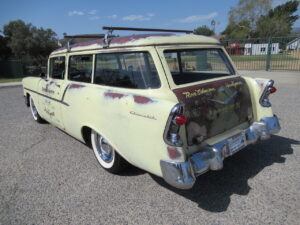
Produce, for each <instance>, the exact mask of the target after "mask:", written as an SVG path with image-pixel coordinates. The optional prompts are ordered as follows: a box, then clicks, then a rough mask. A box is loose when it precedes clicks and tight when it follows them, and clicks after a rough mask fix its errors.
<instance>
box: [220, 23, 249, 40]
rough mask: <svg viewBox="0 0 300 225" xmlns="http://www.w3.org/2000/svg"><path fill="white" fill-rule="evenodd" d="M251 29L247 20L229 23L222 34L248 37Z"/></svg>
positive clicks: (229, 36)
mask: <svg viewBox="0 0 300 225" xmlns="http://www.w3.org/2000/svg"><path fill="white" fill-rule="evenodd" d="M252 33H253V31H252V29H251V27H250V22H249V21H246V20H244V21H241V22H239V23H238V24H235V23H229V24H228V25H227V27H226V29H225V30H224V31H223V32H222V34H225V35H226V38H238V39H243V38H249V37H251V36H252Z"/></svg>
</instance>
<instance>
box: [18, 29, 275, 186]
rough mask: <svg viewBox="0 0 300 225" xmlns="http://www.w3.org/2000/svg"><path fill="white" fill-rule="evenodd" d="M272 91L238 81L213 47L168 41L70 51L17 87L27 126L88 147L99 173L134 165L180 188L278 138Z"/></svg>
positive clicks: (187, 38)
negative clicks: (49, 128) (41, 125)
mask: <svg viewBox="0 0 300 225" xmlns="http://www.w3.org/2000/svg"><path fill="white" fill-rule="evenodd" d="M114 29H115V30H117V29H118V28H113V27H110V28H109V31H110V33H111V31H112V30H114ZM119 29H120V28H119ZM144 30H150V31H153V30H152V29H144ZM160 31H167V30H160ZM175 32H178V31H175ZM185 32H186V31H185ZM273 84H274V82H273V80H268V79H261V78H257V79H253V78H250V77H242V76H240V75H238V73H237V70H236V68H235V66H234V65H233V63H232V61H231V59H230V58H229V56H228V55H227V53H226V51H225V50H224V48H223V47H222V46H221V45H220V43H219V42H218V41H217V40H215V39H212V38H208V37H204V36H199V35H192V34H173V33H159V34H146V35H132V36H124V37H113V36H110V35H106V36H105V38H104V39H99V40H94V41H89V42H83V43H79V44H74V45H68V46H67V47H64V48H60V49H58V50H56V51H54V52H52V53H51V55H50V57H49V61H48V72H47V75H45V76H44V77H41V78H38V77H28V78H25V79H23V87H24V96H25V102H26V105H27V106H28V107H30V109H31V112H32V116H33V119H34V120H36V121H37V122H42V121H44V120H45V121H48V122H49V123H51V124H53V125H54V126H56V127H58V128H60V129H61V130H64V131H65V132H67V133H68V134H70V135H72V136H73V137H75V138H76V139H78V140H80V141H83V142H86V143H90V144H91V146H92V148H93V150H94V154H95V156H96V158H97V160H98V161H99V163H100V165H101V166H102V167H103V168H104V169H106V170H107V171H109V172H112V173H119V172H121V170H123V169H124V168H125V166H126V164H127V163H130V164H132V165H134V166H136V167H139V168H141V169H143V170H146V171H148V172H150V173H153V174H155V175H157V176H160V177H163V178H164V180H165V181H166V182H167V183H169V184H170V185H172V186H174V187H177V188H181V189H189V188H191V187H192V186H193V184H194V183H195V180H196V177H197V176H198V175H200V174H203V173H205V172H207V171H209V170H220V169H222V167H223V161H224V159H225V158H226V157H229V156H231V155H233V154H235V153H236V152H238V151H239V150H241V149H243V148H245V147H246V146H247V145H249V144H253V143H255V142H256V141H258V140H264V139H267V138H269V137H270V135H271V134H273V133H276V132H279V130H280V125H279V122H278V119H277V117H276V116H275V115H274V114H273V112H272V109H271V104H270V102H269V95H270V94H272V93H274V92H275V91H276V88H275V87H274V86H273ZM249 160H251V159H249Z"/></svg>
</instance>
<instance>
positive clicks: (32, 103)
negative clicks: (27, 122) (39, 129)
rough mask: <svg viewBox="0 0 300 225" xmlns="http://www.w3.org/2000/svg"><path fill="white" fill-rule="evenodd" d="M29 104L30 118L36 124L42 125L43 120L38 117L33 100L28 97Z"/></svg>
mask: <svg viewBox="0 0 300 225" xmlns="http://www.w3.org/2000/svg"><path fill="white" fill-rule="evenodd" d="M29 104H30V110H31V114H32V117H33V119H34V120H35V121H36V122H38V123H43V122H44V120H43V119H42V117H41V116H40V115H39V113H38V111H37V109H36V107H35V104H34V102H33V99H32V97H31V96H29Z"/></svg>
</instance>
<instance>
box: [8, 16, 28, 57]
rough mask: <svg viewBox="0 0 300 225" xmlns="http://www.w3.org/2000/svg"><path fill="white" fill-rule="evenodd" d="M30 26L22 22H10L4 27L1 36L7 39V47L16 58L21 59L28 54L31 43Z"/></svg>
mask: <svg viewBox="0 0 300 225" xmlns="http://www.w3.org/2000/svg"><path fill="white" fill-rule="evenodd" d="M30 30H31V24H30V23H29V24H25V23H24V22H23V21H22V20H16V21H11V22H10V23H9V24H6V25H4V28H3V34H4V35H5V37H6V39H7V46H8V47H9V48H10V49H11V51H12V54H13V55H14V56H15V57H17V58H22V56H23V55H25V54H26V53H28V49H29V46H30V43H31V41H32V34H31V31H30Z"/></svg>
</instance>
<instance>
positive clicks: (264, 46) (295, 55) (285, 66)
mask: <svg viewBox="0 0 300 225" xmlns="http://www.w3.org/2000/svg"><path fill="white" fill-rule="evenodd" d="M221 44H222V45H223V46H224V47H225V49H226V50H227V52H228V54H229V55H230V57H231V58H232V60H233V61H234V62H235V65H236V66H237V68H238V69H239V70H266V71H268V70H286V71H300V36H293V37H270V38H249V39H230V40H221Z"/></svg>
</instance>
